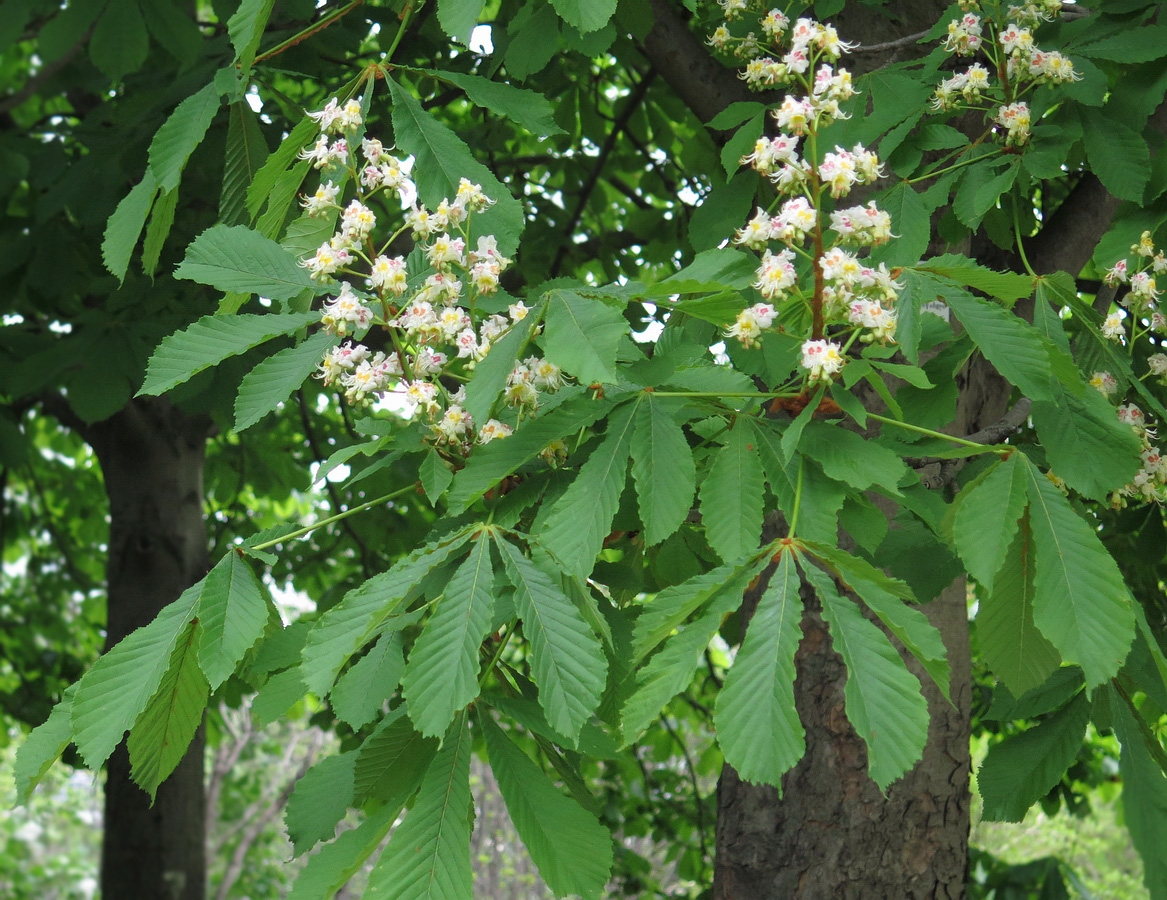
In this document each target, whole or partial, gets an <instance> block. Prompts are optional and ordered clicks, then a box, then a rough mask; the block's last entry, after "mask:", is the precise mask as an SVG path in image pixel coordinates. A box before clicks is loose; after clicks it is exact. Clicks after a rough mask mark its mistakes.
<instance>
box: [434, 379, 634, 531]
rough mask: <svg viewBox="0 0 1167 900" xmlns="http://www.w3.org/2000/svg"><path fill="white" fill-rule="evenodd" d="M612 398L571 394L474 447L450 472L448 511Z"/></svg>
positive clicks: (586, 421)
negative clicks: (507, 432) (517, 426)
mask: <svg viewBox="0 0 1167 900" xmlns="http://www.w3.org/2000/svg"><path fill="white" fill-rule="evenodd" d="M615 402H616V401H615V399H613V398H610V397H609V398H601V399H593V398H592V397H591V396H589V395H580V396H577V397H573V398H571V399H570V400H566V401H564V402H563V403H561V404H560V405H559V406H557V407H555V408H554V409H552V410H551V411H550V412H548V413H546V414H545V415H543V416H540V417H539V418H536V419H533V420H530V421H527V422H524V423H523V427H522V428H520V429H518V431H516V432H515V433H514V434H512V435H511V436H510V437H508V438H506V439H505V440H501V441H492V442H491V443H489V444H487V445H486V446H485V447H478V448H477V449H475V451H474V453H472V454H471V455H470V461H469V462H468V463H467V464H466V467H465V468H463V469H461V470H460V471H459V472H458V474H457V475H455V476H454V484H453V487H452V488H451V489H450V493H449V494H448V495H447V497H446V502H447V503H448V504H449V513H450V514H451V515H457V514H458V513H460V512H462V511H463V510H464V509H466V507H468V506H469V505H470V504H471V503H473V502H474V501H475V500H477V499H478V498H479V497H481V496H482V495H483V493H485V492H486V491H487V489H489V488H491V487H493V486H494V485H496V484H497V483H498V482H499V481H501V480H502V479H503V478H505V477H506V476H507V475H510V474H511V473H512V472H514V471H515V470H516V469H518V468H519V467H520V466H523V465H525V464H526V463H528V462H530V461H531V460H533V459H534V458H535V457H536V456H538V455H539V454H540V453H541V452H542V451H543V450H544V448H546V447H547V445H548V444H550V443H551V442H552V441H556V440H559V439H560V438H562V437H563V436H564V435H568V434H575V433H576V432H578V431H579V430H580V429H581V428H586V427H587V426H588V425H591V424H592V423H593V422H595V421H596V420H597V419H598V418H600V417H601V416H603V415H604V414H605V413H607V412H608V410H610V409H611V408H612V406H613V404H614V403H615Z"/></svg>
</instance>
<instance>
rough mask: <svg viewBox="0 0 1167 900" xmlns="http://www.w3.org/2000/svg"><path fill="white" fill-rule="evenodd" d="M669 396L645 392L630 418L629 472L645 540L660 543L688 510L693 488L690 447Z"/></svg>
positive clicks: (694, 471)
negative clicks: (632, 416) (632, 481)
mask: <svg viewBox="0 0 1167 900" xmlns="http://www.w3.org/2000/svg"><path fill="white" fill-rule="evenodd" d="M670 406H673V404H670V402H669V401H668V400H662V399H658V398H656V397H654V396H653V395H652V394H646V395H645V396H644V399H643V400H642V401H641V402H640V404H639V405H638V406H637V407H636V415H635V418H634V420H633V423H632V444H631V447H630V449H631V452H632V477H633V479H634V480H635V482H636V496H637V499H638V500H639V501H640V518H641V520H642V521H643V522H644V541H645V544H646V545H648V546H650V547H651V546H652V545H654V544H659V543H660V542H661V541H663V540H664V539H665V538H667V537H668V536H669V535H671V534H672V533H673V532H675V531H676V530H677V529H678V528H679V527H680V526H681V523H682V522H684V521H685V519H686V517H687V516H688V515H689V510H690V509H692V507H693V492H694V491H695V490H696V478H697V474H696V466H695V465H694V463H693V452H692V450H690V449H689V442H688V441H687V440H686V439H685V433H684V432H683V431H682V430H681V426H680V425H678V424H677V422H676V420H675V419H674V418H673V417H672V416H671V415H670V414H669V408H670Z"/></svg>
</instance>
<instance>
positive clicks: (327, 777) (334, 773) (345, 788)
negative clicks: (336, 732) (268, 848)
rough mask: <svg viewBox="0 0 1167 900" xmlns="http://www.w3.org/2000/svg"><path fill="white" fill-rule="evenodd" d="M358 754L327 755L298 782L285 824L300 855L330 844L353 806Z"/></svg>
mask: <svg viewBox="0 0 1167 900" xmlns="http://www.w3.org/2000/svg"><path fill="white" fill-rule="evenodd" d="M356 764H357V751H356V750H349V751H348V752H347V753H338V754H336V755H334V756H326V757H324V759H322V760H320V761H319V762H317V763H316V765H314V766H313V767H312V768H311V769H309V770H308V771H307V772H305V773H304V776H303V777H302V778H300V779H299V780H298V781H297V782H296V787H295V788H294V789H293V790H292V796H291V797H289V798H288V806H287V808H286V809H285V810H284V821H285V822H286V823H287V826H288V837H289V838H290V839H291V841H292V846H293V847H294V848H295V851H296V855H297V856H299V855H300V854H301V853H304V852H305V851H307V850H311V849H312V848H313V847H315V846H316V844H318V843H319V842H320V841H326V840H328V839H329V838H331V837H332V835H333V834H334V833H335V831H336V823H337V822H339V821H340V820H341V819H343V818H344V815H345V813H346V812H348V808H349V807H350V806H352V804H353V770H354V768H355V767H356Z"/></svg>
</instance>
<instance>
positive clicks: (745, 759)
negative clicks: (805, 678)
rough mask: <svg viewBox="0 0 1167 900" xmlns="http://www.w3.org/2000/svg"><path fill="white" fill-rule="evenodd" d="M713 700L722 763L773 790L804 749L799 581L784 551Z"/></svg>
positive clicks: (791, 557)
mask: <svg viewBox="0 0 1167 900" xmlns="http://www.w3.org/2000/svg"><path fill="white" fill-rule="evenodd" d="M780 553H781V556H780V557H779V559H778V567H777V568H776V569H775V570H774V573H773V574H772V575H771V576H770V583H769V585H768V586H767V587H766V590H765V591H764V592H763V593H762V596H761V598H760V599H759V600H758V607H757V610H756V611H755V612H754V615H753V618H751V619H750V624H749V627H748V628H747V629H746V636H745V639H744V640H743V641H742V645H741V649H740V650H739V651H738V654H737V656H736V657H735V658H734V661H733V666H732V667H731V668H730V670H729V673H728V674H727V675H726V677H725V685H724V687H722V689H721V692H720V694H718V697H717V709H716V712H715V714H714V724H715V725H716V726H717V742H718V743H719V744H720V745H721V749H722V751H723V752H724V753H725V759H726V761H727V762H728V763H730V764H731V765H732V766H733V767H734V768H735V769H737V771H738V774H739V775H740V776H741V777H742V778H743V779H744V780H746V781H752V782H755V783H762V784H772V785H778V784H779V782H780V781H781V779H782V776H783V774H784V773H786V772H787V771H789V770H790V769H791V768H792V767H793V766H794V765H795V764H796V763H797V762H798V761H799V760H800V759H802V755H803V753H804V752H805V750H806V744H805V741H804V732H803V729H802V723H801V722H799V720H798V712H797V711H796V710H795V708H794V678H795V672H794V651H795V650H797V649H798V643H799V641H800V640H801V639H802V628H801V626H800V623H801V621H802V598H801V597H800V596H799V593H798V589H799V587H800V585H801V583H802V582H801V579H800V578H799V576H798V570H797V569H796V568H795V565H794V551H793V550H792V549H789V548H783V549H782V550H781V551H780Z"/></svg>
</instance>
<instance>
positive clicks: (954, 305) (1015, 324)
mask: <svg viewBox="0 0 1167 900" xmlns="http://www.w3.org/2000/svg"><path fill="white" fill-rule="evenodd" d="M943 299H944V300H945V301H946V302H947V303H948V307H949V309H951V310H952V312H953V313H954V314H955V315H956V317H957V318H958V319H960V323H961V324H962V325H963V326H964V327H965V330H966V331H968V333H969V335H970V336H971V337H972V339H973V341H974V342H975V343H976V345H977V347H978V349H980V351H981V352H982V353H983V354H984V355H985V357H986V358H987V359H988V360H989V362H991V363H992V364H993V366H994V367H995V368H996V369H997V371H998V372H1000V373H1001V376H1002V377H1003V378H1005V379H1006V380H1007V381H1009V382H1010V383H1011V384H1014V385H1016V386H1017V387H1018V388H1019V389H1020V390H1021V391H1022V393H1024V394H1025V395H1026V396H1027V397H1030V398H1032V399H1033V400H1049V399H1050V398H1051V397H1052V394H1051V392H1050V377H1051V374H1052V372H1051V369H1050V355H1049V350H1048V349H1047V348H1048V345H1047V344H1046V343H1045V341H1044V340H1043V339H1042V337H1041V335H1040V333H1039V332H1038V331H1037V330H1036V329H1035V328H1034V327H1033V326H1032V325H1029V324H1028V323H1026V322H1024V321H1022V320H1021V319H1019V318H1018V317H1017V316H1015V315H1014V314H1013V313H1011V312H1009V311H1008V310H1005V309H1002V308H1001V307H999V306H997V305H995V304H993V303H990V302H988V301H987V300H981V299H979V298H977V297H974V296H972V295H971V294H969V293H967V292H965V291H963V290H960V289H954V290H948V291H945V292H944V293H943Z"/></svg>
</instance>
